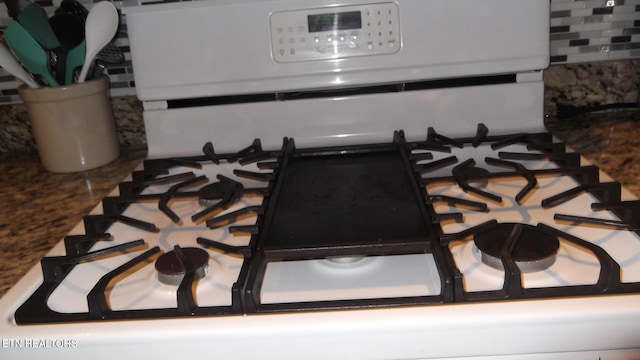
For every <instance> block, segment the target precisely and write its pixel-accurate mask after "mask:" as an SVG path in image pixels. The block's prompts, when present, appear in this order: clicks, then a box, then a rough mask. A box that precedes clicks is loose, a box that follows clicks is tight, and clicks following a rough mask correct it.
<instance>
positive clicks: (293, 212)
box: [265, 148, 429, 258]
mask: <svg viewBox="0 0 640 360" xmlns="http://www.w3.org/2000/svg"><path fill="white" fill-rule="evenodd" d="M283 176H284V178H283V179H282V182H283V183H282V186H281V191H280V193H279V195H278V197H277V199H276V206H275V212H274V216H273V219H272V222H271V226H270V228H269V232H268V236H267V240H266V243H265V253H272V254H275V253H277V254H278V255H279V256H284V257H292V258H299V257H304V256H309V257H324V256H350V255H372V254H389V253H393V252H394V249H395V251H399V250H398V249H402V251H407V250H409V248H415V249H425V248H426V244H425V243H426V242H427V241H428V238H429V236H428V235H429V231H428V229H427V227H426V225H425V223H424V221H425V220H424V216H423V215H422V213H421V211H420V206H419V203H418V202H419V197H417V192H416V191H415V189H416V184H415V181H413V180H412V179H411V177H410V176H411V172H410V171H407V169H406V167H405V165H404V162H403V158H402V155H401V153H400V152H399V151H398V150H397V149H395V148H392V149H390V150H388V151H375V152H366V153H358V154H324V155H317V154H314V155H305V154H304V153H303V154H296V155H294V156H292V157H291V158H290V159H289V162H288V164H287V167H286V169H285V171H284V174H283ZM416 251H419V250H416Z"/></svg>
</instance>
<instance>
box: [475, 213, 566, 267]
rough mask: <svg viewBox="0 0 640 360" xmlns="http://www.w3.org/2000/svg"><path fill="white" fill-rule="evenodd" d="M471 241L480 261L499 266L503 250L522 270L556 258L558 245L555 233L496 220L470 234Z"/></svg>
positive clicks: (550, 262) (545, 265)
mask: <svg viewBox="0 0 640 360" xmlns="http://www.w3.org/2000/svg"><path fill="white" fill-rule="evenodd" d="M517 227H519V228H520V229H518V228H517ZM518 232H519V233H518ZM473 241H474V244H475V245H476V247H477V248H478V250H479V251H480V254H481V256H482V262H483V263H484V264H486V265H489V266H491V267H492V268H494V269H498V270H502V269H503V263H502V260H503V258H504V255H505V253H507V254H509V255H510V256H511V258H512V259H513V261H515V263H516V265H518V268H519V269H520V271H521V272H524V273H530V272H536V271H542V270H545V269H547V268H549V267H550V266H551V265H553V263H554V262H555V261H556V253H557V252H558V248H559V247H560V242H559V240H558V238H557V237H556V236H554V235H552V234H549V233H546V232H544V231H542V230H540V229H538V228H536V227H535V226H532V225H526V224H516V223H502V224H498V225H497V226H495V227H492V228H490V229H489V230H487V231H483V232H480V233H478V234H476V235H474V239H473Z"/></svg>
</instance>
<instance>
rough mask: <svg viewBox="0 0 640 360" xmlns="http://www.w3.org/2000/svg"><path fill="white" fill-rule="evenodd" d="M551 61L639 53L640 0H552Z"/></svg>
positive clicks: (627, 57) (626, 57)
mask: <svg viewBox="0 0 640 360" xmlns="http://www.w3.org/2000/svg"><path fill="white" fill-rule="evenodd" d="M550 17H551V18H550V32H551V34H550V39H549V40H550V52H551V62H552V63H554V64H560V63H584V62H591V61H602V60H618V59H630V58H637V57H639V56H640V0H584V1H574V0H551V13H550Z"/></svg>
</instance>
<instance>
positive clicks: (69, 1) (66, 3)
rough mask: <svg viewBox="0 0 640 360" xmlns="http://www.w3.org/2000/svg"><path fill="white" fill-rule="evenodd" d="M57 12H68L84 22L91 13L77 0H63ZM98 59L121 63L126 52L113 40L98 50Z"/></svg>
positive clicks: (103, 61) (109, 62) (108, 62)
mask: <svg viewBox="0 0 640 360" xmlns="http://www.w3.org/2000/svg"><path fill="white" fill-rule="evenodd" d="M55 13H56V14H60V13H67V14H71V15H75V16H76V17H78V18H79V19H81V20H82V21H83V22H85V21H86V20H87V15H89V10H87V8H85V7H84V5H82V4H81V3H79V2H78V1H76V0H63V1H62V2H61V3H60V7H58V9H56V11H55ZM96 59H97V60H100V61H101V62H102V63H107V64H120V63H122V62H124V54H123V53H122V51H121V50H120V48H118V47H117V46H115V45H114V44H113V40H112V42H110V43H108V44H107V45H106V46H105V47H104V48H102V50H100V52H98V55H96Z"/></svg>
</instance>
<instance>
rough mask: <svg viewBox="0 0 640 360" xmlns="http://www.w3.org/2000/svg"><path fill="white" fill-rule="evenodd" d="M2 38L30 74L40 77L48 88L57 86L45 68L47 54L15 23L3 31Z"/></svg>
mask: <svg viewBox="0 0 640 360" xmlns="http://www.w3.org/2000/svg"><path fill="white" fill-rule="evenodd" d="M4 38H5V40H6V42H7V45H9V48H10V49H11V51H12V52H13V54H14V55H15V56H16V58H17V59H18V61H20V62H21V63H22V65H23V66H24V67H25V68H26V69H27V70H29V72H31V73H32V74H37V75H40V76H42V78H44V79H45V80H46V82H47V83H48V84H49V86H58V82H57V81H56V80H55V79H54V78H53V75H51V73H50V72H49V68H48V67H47V64H48V60H47V53H46V52H45V51H44V49H42V47H41V46H40V44H38V42H37V41H36V40H35V39H34V38H33V36H31V34H29V32H28V31H27V30H25V28H23V27H22V25H20V23H18V22H17V21H13V22H12V23H11V24H9V26H7V28H6V29H5V30H4Z"/></svg>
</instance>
